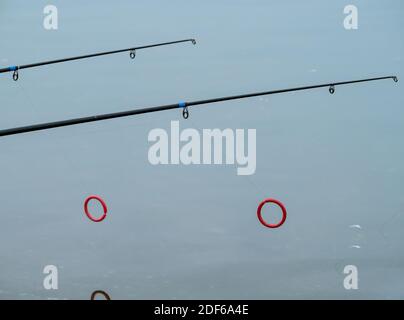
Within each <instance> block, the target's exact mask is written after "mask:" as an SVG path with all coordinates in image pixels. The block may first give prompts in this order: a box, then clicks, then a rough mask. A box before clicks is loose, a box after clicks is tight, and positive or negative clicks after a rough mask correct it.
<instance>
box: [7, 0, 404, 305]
mask: <svg viewBox="0 0 404 320" xmlns="http://www.w3.org/2000/svg"><path fill="white" fill-rule="evenodd" d="M351 3H352V4H354V5H356V6H357V7H358V9H359V28H358V29H357V30H346V29H345V28H344V26H343V21H344V18H345V15H344V13H343V9H344V6H345V5H347V4H351ZM47 4H49V2H48V1H42V0H36V1H23V0H1V1H0V35H1V44H0V66H1V67H6V66H9V65H15V64H25V63H31V62H37V61H42V60H48V59H54V58H62V57H68V56H74V55H79V54H86V53H91V52H96V51H103V50H111V49H118V48H126V47H131V46H136V45H143V44H149V43H156V42H165V41H171V40H177V39H183V38H190V37H195V38H196V39H197V41H198V44H197V45H196V46H192V45H191V44H189V43H187V44H181V45H177V46H170V47H161V48H156V49H150V50H144V51H138V52H137V56H136V59H135V60H131V59H130V58H129V55H128V54H127V53H123V54H117V55H113V56H107V57H100V58H95V59H91V60H82V61H76V62H71V63H65V64H59V65H53V66H47V67H42V68H36V69H28V70H21V72H20V79H19V81H18V82H14V81H12V79H11V74H10V73H6V74H1V75H0V129H6V128H10V127H16V126H23V125H29V124H34V123H41V122H47V121H56V120H62V119H68V118H72V117H80V116H87V115H92V114H100V113H108V112H114V111H122V110H127V109H130V108H137V107H145V106H152V105H160V104H167V103H176V102H177V101H181V100H198V99H203V98H210V97H216V96H222V95H232V94H240V93H245V92H252V91H260V90H271V89H278V88H286V87H292V86H300V85H307V84H317V83H322V82H330V81H340V80H349V79H357V78H362V77H373V76H379V75H392V74H396V75H398V77H400V75H402V73H403V67H404V65H403V36H402V33H403V27H404V19H403V18H404V5H403V3H402V1H399V0H390V1H364V0H363V1H360V0H355V1H342V0H335V1H321V0H316V1H315V0H310V1H297V0H296V1H292V0H288V1H266V0H262V1H261V0H254V1H241V0H236V1H234V0H233V1H230V0H226V1H213V0H212V1H210V0H209V1H185V0H173V1H163V0H159V1H147V2H146V1H143V2H140V1H129V0H121V1H104V0H103V1H100V0H97V1H96V0H92V1H78V0H69V1H67V0H65V1H62V0H53V1H52V4H54V5H56V6H57V8H58V14H59V21H58V23H59V26H58V30H45V29H44V27H43V19H44V14H43V8H44V7H45V6H46V5H47ZM403 102H404V98H403V91H402V82H398V83H397V84H395V83H394V82H393V81H392V80H386V81H381V82H373V83H365V84H360V85H354V86H344V87H337V90H336V93H335V94H334V95H330V94H329V93H328V90H327V89H326V88H325V89H320V90H314V91H305V92H296V93H290V94H285V95H273V96H268V97H263V98H252V99H247V100H239V101H230V102H225V103H221V104H212V105H207V106H204V107H200V108H197V107H195V108H191V109H190V118H189V119H188V120H183V119H182V116H181V112H180V111H176V110H174V111H166V112H160V113H153V114H147V115H142V116H137V117H130V118H124V119H117V120H110V121H103V122H98V123H91V124H85V125H78V126H73V127H66V128H60V129H54V130H48V131H42V132H36V133H28V134H23V135H16V136H10V137H3V138H0V172H1V174H0V298H2V299H48V298H49V299H89V298H90V295H91V293H92V292H93V291H94V290H104V291H106V292H107V293H108V294H109V295H110V296H111V298H112V299H199V298H200V299H280V298H291V299H300V298H308V299H313V298H331V299H337V298H342V299H358V298H371V299H379V298H382V299H388V298H393V299H400V298H403V297H404V252H403V239H404V235H403V228H404V196H403V190H404V161H403V160H404V145H403V136H404V108H403ZM173 120H178V121H180V126H181V128H182V129H183V128H188V127H190V128H197V129H198V130H202V129H203V128H212V129H213V128H220V129H225V128H232V129H236V128H241V129H248V128H252V129H256V130H257V170H256V172H255V174H254V175H252V176H237V174H236V167H235V166H232V165H228V166H226V165H221V166H219V165H216V166H215V165H211V166H209V165H200V166H198V165H191V166H185V165H167V166H162V165H161V166H153V165H151V164H150V163H149V161H148V157H147V155H148V150H149V147H150V143H149V142H148V140H147V137H148V133H149V131H150V130H152V129H154V128H164V129H167V130H169V128H170V121H173ZM90 194H98V195H101V196H102V197H103V198H104V199H105V201H106V202H107V204H108V210H109V211H108V216H107V218H106V219H105V220H104V221H103V222H102V223H93V222H91V221H89V220H88V219H87V218H86V216H85V215H84V212H83V202H84V199H85V198H86V197H87V196H88V195H90ZM268 197H273V198H277V199H279V200H281V201H282V202H283V203H284V204H285V205H286V207H287V210H288V218H287V220H286V223H285V224H284V225H283V226H282V227H281V228H278V229H273V230H272V229H267V228H264V227H263V226H262V225H261V224H260V223H259V222H258V220H257V217H256V208H257V206H258V204H259V202H260V201H262V200H263V199H264V198H268ZM93 210H96V209H94V208H93ZM269 211H270V210H268V212H269ZM268 216H270V214H269V213H268ZM272 218H273V219H276V213H275V211H272ZM353 225H358V226H360V227H358V226H356V227H352V226H353ZM46 265H55V266H56V267H57V268H58V280H59V281H58V289H57V290H46V289H45V288H44V286H43V280H44V277H45V276H46V275H44V274H43V269H44V267H45V266H46ZM346 265H355V266H356V267H357V269H358V272H359V288H358V289H357V290H346V289H345V288H344V278H345V277H346V275H345V274H344V273H343V271H344V267H345V266H346Z"/></svg>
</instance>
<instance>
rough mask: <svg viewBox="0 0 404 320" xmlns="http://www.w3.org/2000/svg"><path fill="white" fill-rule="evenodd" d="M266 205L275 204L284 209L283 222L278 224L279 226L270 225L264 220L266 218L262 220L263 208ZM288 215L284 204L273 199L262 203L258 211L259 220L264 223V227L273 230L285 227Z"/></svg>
mask: <svg viewBox="0 0 404 320" xmlns="http://www.w3.org/2000/svg"><path fill="white" fill-rule="evenodd" d="M266 203H275V204H276V205H278V207H280V208H281V209H282V220H281V221H280V222H279V223H277V224H270V223H267V222H266V221H265V220H264V218H262V214H261V210H262V207H263V206H264V205H265V204H266ZM286 215H287V212H286V208H285V206H284V205H283V203H282V202H280V201H278V200H276V199H271V198H268V199H265V200H264V201H262V202H261V203H260V204H259V206H258V209H257V216H258V220H259V221H260V222H261V223H262V225H264V226H265V227H267V228H272V229H273V228H279V227H280V226H281V225H283V223H284V222H285V220H286Z"/></svg>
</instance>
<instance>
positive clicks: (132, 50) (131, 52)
mask: <svg viewBox="0 0 404 320" xmlns="http://www.w3.org/2000/svg"><path fill="white" fill-rule="evenodd" d="M182 42H192V44H194V45H195V44H196V40H195V39H185V40H177V41H171V42H163V43H156V44H149V45H146V46H140V47H131V48H127V49H120V50H114V51H106V52H98V53H92V54H86V55H83V56H77V57H71V58H64V59H58V60H50V61H44V62H37V63H31V64H25V65H21V66H10V67H7V68H2V69H0V73H5V72H13V79H14V81H17V80H18V77H19V75H18V70H21V69H28V68H35V67H41V66H45V65H48V64H56V63H62V62H67V61H73V60H80V59H88V58H94V57H99V56H105V55H110V54H115V53H121V52H127V51H129V56H130V58H131V59H135V57H136V50H142V49H149V48H154V47H161V46H168V45H172V44H177V43H182Z"/></svg>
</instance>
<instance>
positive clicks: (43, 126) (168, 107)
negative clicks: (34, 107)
mask: <svg viewBox="0 0 404 320" xmlns="http://www.w3.org/2000/svg"><path fill="white" fill-rule="evenodd" d="M386 79H393V80H394V81H395V82H397V81H398V79H397V77H396V76H387V77H378V78H368V79H360V80H351V81H342V82H331V83H325V84H318V85H311V86H303V87H295V88H287V89H280V90H272V91H263V92H255V93H247V94H242V95H236V96H227V97H220V98H213V99H205V100H198V101H189V102H179V103H174V104H167V105H161V106H154V107H148V108H141V109H134V110H128V111H122V112H115V113H107V114H101V115H95V116H89V117H83V118H75V119H69V120H62V121H56V122H48V123H41V124H36V125H30V126H25V127H18V128H11V129H6V130H0V137H2V136H10V135H15V134H21V133H27V132H33V131H40V130H46V129H52V128H58V127H66V126H72V125H76V124H82V123H88V122H95V121H102V120H108V119H114V118H122V117H128V116H134V115H139V114H143V113H151V112H158V111H164V110H171V109H178V108H179V109H182V110H183V116H184V118H188V107H191V106H197V105H204V104H210V103H217V102H223V101H229V100H237V99H245V98H252V97H258V96H265V95H272V94H279V93H288V92H293V91H302V90H311V89H318V88H324V87H328V88H329V92H330V93H331V94H333V93H334V92H335V87H336V86H341V85H347V84H355V83H361V82H369V81H378V80H386ZM185 115H186V116H185Z"/></svg>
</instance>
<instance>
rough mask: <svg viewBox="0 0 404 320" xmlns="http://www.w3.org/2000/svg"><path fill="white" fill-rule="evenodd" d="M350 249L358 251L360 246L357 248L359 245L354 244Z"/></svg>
mask: <svg viewBox="0 0 404 320" xmlns="http://www.w3.org/2000/svg"><path fill="white" fill-rule="evenodd" d="M351 248H352V249H360V248H361V246H359V245H357V244H355V245H353V246H351Z"/></svg>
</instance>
